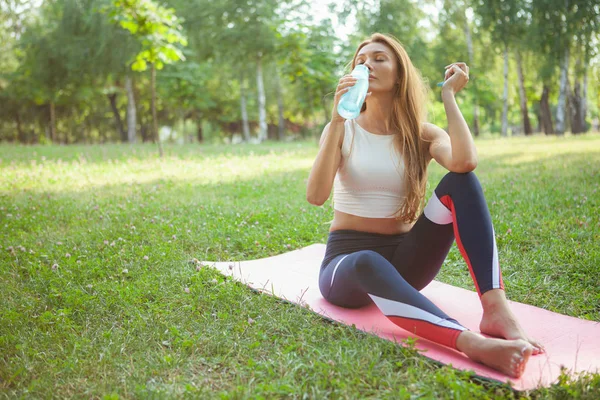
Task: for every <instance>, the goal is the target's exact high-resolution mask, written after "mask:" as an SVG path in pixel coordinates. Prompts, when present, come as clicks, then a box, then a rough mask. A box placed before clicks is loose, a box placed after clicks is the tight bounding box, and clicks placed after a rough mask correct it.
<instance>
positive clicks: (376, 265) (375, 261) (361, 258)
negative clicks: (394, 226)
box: [353, 250, 394, 276]
mask: <svg viewBox="0 0 600 400" xmlns="http://www.w3.org/2000/svg"><path fill="white" fill-rule="evenodd" d="M353 256H354V257H353V258H354V260H353V261H354V262H353V268H354V270H355V272H356V273H357V274H358V275H363V276H371V275H373V274H374V273H376V272H380V271H381V270H382V269H389V268H390V267H391V268H394V267H393V265H392V264H390V262H389V261H388V260H387V259H386V258H385V257H384V256H382V255H381V254H379V253H377V252H376V251H373V250H360V251H357V252H356V253H354V254H353Z"/></svg>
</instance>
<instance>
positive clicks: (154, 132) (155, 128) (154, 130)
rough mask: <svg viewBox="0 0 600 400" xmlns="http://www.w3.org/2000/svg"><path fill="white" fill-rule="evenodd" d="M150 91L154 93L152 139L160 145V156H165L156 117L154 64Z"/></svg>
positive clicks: (151, 66)
mask: <svg viewBox="0 0 600 400" xmlns="http://www.w3.org/2000/svg"><path fill="white" fill-rule="evenodd" d="M150 90H151V91H152V105H151V107H152V137H153V138H154V140H156V143H158V155H159V156H160V158H162V156H163V148H162V144H161V143H160V138H159V137H158V120H157V119H158V118H157V116H156V68H155V67H154V63H151V64H150Z"/></svg>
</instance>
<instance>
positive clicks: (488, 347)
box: [307, 33, 544, 378]
mask: <svg viewBox="0 0 600 400" xmlns="http://www.w3.org/2000/svg"><path fill="white" fill-rule="evenodd" d="M356 64H364V65H365V66H366V67H367V68H368V69H369V72H370V74H369V93H368V94H367V98H366V100H365V104H364V105H363V109H362V111H361V114H360V116H359V117H357V118H356V119H355V120H348V121H346V120H344V119H343V118H342V117H340V116H339V115H338V113H337V105H338V102H339V100H340V97H341V95H342V94H343V93H345V92H346V91H348V89H349V88H350V87H351V86H352V85H354V83H355V82H356V79H355V78H354V77H352V76H350V75H345V76H344V77H342V79H340V81H339V84H338V87H337V90H336V93H335V98H334V106H333V113H332V118H331V122H330V123H328V124H327V126H325V129H324V130H323V133H322V135H321V140H320V148H319V153H318V155H317V158H316V160H315V163H314V165H313V167H312V170H311V172H310V176H309V179H308V186H307V200H308V201H309V202H310V203H311V204H314V205H319V206H320V205H322V204H323V203H324V202H325V201H326V200H327V199H328V198H329V195H330V193H331V189H332V187H333V189H334V197H333V203H334V219H333V221H332V224H331V227H330V233H329V238H328V241H327V249H326V252H325V257H324V259H323V263H322V265H321V270H320V275H319V286H320V290H321V293H322V294H323V296H324V297H325V299H327V301H329V302H331V303H333V304H335V305H338V306H341V307H351V308H355V307H362V306H365V305H367V304H369V303H371V302H374V303H375V304H376V305H377V307H378V308H379V309H380V310H381V311H382V312H383V313H384V314H385V315H386V316H387V317H388V318H389V319H390V320H391V321H392V322H394V323H395V324H397V325H398V326H400V327H402V328H404V329H406V330H408V331H410V332H413V333H415V334H417V335H419V336H422V337H424V338H426V339H429V340H432V341H434V342H437V343H440V344H443V345H446V346H448V347H451V348H454V349H456V350H458V351H461V352H463V353H465V354H466V355H467V356H468V357H470V358H471V359H473V360H475V361H478V362H481V363H484V364H486V365H488V366H490V367H493V368H495V369H497V370H499V371H501V372H503V373H505V374H507V375H509V376H511V377H515V378H518V377H519V376H521V375H522V374H523V371H524V369H525V365H526V363H527V361H528V359H529V356H530V355H532V354H537V353H540V352H543V351H544V350H543V347H542V346H541V345H540V344H539V343H538V342H536V341H535V340H533V339H531V338H529V337H528V336H527V335H526V334H525V332H524V331H523V330H522V329H521V327H520V325H519V324H518V322H517V320H516V318H515V316H514V315H513V314H512V312H511V311H510V309H509V308H508V303H507V300H506V297H505V294H504V286H503V283H502V276H501V272H500V267H499V264H498V254H497V249H496V241H495V239H494V229H493V226H492V221H491V217H490V213H489V211H488V208H487V204H486V202H485V198H484V196H483V191H482V189H481V185H480V183H479V181H478V179H477V177H476V176H475V174H474V173H473V172H472V171H473V170H474V169H475V167H476V166H477V151H476V149H475V145H474V143H473V140H472V137H471V133H470V132H469V128H468V126H467V124H466V122H465V120H464V118H463V116H462V114H461V112H460V110H459V108H458V106H457V104H456V100H455V97H454V96H455V94H456V93H458V92H459V91H460V90H462V89H463V88H464V87H465V85H466V84H467V82H468V80H469V67H468V66H467V65H466V64H465V63H454V64H451V65H449V66H447V67H446V73H445V82H444V85H443V86H442V99H443V102H444V106H445V110H446V115H447V119H448V133H446V132H445V131H444V130H443V129H441V128H439V127H437V126H435V125H433V124H430V123H425V103H426V100H427V87H426V85H425V84H424V82H423V79H422V78H421V76H420V74H419V72H418V71H417V70H416V68H415V67H414V66H413V65H412V63H411V61H410V59H409V57H408V55H407V54H406V51H405V50H404V49H403V48H402V46H401V44H400V43H399V42H398V41H397V40H396V39H394V38H392V37H390V36H386V35H382V34H377V33H376V34H373V35H372V36H371V37H370V38H369V39H367V40H365V41H364V42H363V43H361V44H360V45H359V46H358V49H357V50H356V53H355V55H354V58H353V60H352V65H351V66H352V69H353V68H354V67H355V65H356ZM431 159H435V160H436V162H438V163H439V164H440V165H441V166H443V167H444V168H446V169H447V170H448V171H450V172H449V173H448V174H447V175H446V176H444V178H443V179H442V180H441V181H440V183H439V184H438V186H437V187H436V189H435V191H434V193H433V195H432V197H431V198H430V199H429V201H428V203H427V205H426V206H425V207H424V208H423V205H424V203H425V201H424V200H425V199H424V196H425V190H426V181H427V165H428V164H429V162H430V161H431ZM422 208H423V211H422V212H420V211H419V210H420V209H422ZM419 214H420V215H419ZM455 238H456V241H457V244H458V247H459V249H460V251H461V254H462V255H463V257H464V259H465V261H466V262H467V265H468V267H469V270H470V272H471V276H472V277H473V280H474V282H475V286H476V288H477V292H478V293H479V296H480V299H481V304H482V307H483V318H482V320H481V324H480V330H481V332H482V333H485V334H487V335H489V336H494V337H498V338H502V339H494V338H487V337H484V336H482V335H480V334H477V333H474V332H471V331H469V330H467V329H466V328H465V327H463V326H462V325H460V323H459V322H458V321H456V320H454V319H452V318H451V317H449V316H448V315H446V314H445V313H444V312H443V311H441V310H440V309H439V308H438V307H436V306H435V305H434V304H433V303H432V302H431V301H429V300H428V299H427V298H426V297H425V296H423V295H422V294H421V293H420V292H419V290H421V289H422V288H424V287H425V286H426V285H427V284H429V282H431V281H432V280H433V279H434V277H435V276H436V274H437V273H438V271H439V269H440V267H441V265H442V263H443V261H444V260H445V258H446V256H447V255H448V252H449V250H450V247H451V245H452V243H453V241H454V239H455Z"/></svg>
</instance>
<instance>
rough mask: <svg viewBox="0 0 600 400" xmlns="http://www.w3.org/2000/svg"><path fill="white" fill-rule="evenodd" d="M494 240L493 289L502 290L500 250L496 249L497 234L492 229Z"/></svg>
mask: <svg viewBox="0 0 600 400" xmlns="http://www.w3.org/2000/svg"><path fill="white" fill-rule="evenodd" d="M492 238H493V239H494V256H493V257H492V289H500V263H499V262H498V248H497V247H496V232H494V227H492Z"/></svg>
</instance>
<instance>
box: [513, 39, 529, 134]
mask: <svg viewBox="0 0 600 400" xmlns="http://www.w3.org/2000/svg"><path fill="white" fill-rule="evenodd" d="M516 57H517V73H518V74H519V96H520V98H521V102H520V103H521V114H522V115H523V132H525V135H531V134H532V133H533V130H532V129H531V122H530V121H529V110H528V109H527V93H526V92H525V79H524V78H523V64H522V62H521V53H520V52H519V51H516Z"/></svg>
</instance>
